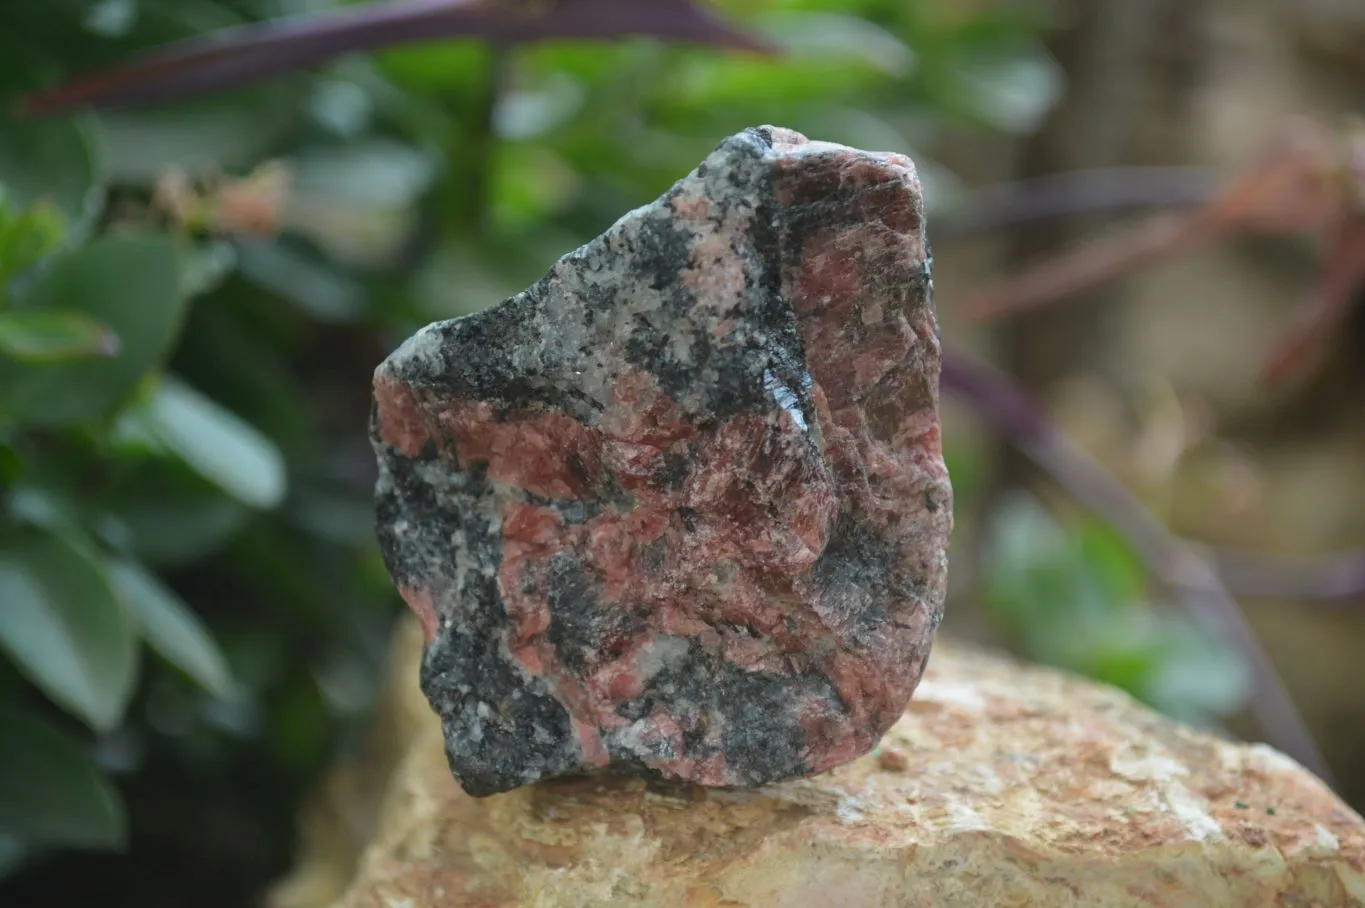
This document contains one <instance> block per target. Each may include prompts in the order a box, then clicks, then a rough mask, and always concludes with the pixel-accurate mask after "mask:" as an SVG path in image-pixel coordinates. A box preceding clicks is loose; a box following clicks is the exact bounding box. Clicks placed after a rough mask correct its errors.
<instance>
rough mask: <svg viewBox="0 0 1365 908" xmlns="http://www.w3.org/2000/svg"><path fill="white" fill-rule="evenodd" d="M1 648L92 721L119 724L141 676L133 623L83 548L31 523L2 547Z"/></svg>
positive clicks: (101, 724) (35, 679)
mask: <svg viewBox="0 0 1365 908" xmlns="http://www.w3.org/2000/svg"><path fill="white" fill-rule="evenodd" d="M0 603H3V604H4V607H3V608H0V648H3V649H5V650H6V651H8V652H9V654H10V655H11V656H12V657H13V658H14V661H15V662H16V664H17V665H18V666H19V667H20V669H21V670H22V671H23V672H24V673H25V674H26V675H27V676H28V677H29V679H30V680H32V681H33V683H34V684H36V685H38V687H39V688H41V689H42V690H43V691H44V692H45V693H46V694H47V695H48V696H49V697H51V698H52V699H53V700H54V701H55V702H57V703H59V704H61V705H62V706H63V707H65V708H66V709H69V710H71V711H72V712H74V713H76V714H77V715H79V716H80V717H81V718H82V719H84V720H85V722H86V723H87V724H89V725H90V726H91V727H92V728H96V729H99V730H102V731H103V730H108V729H110V728H113V727H114V726H115V725H117V724H118V722H119V720H120V719H121V718H122V717H123V711H124V709H125V707H126V706H127V703H128V698H129V696H131V694H132V691H133V682H134V680H135V678H136V675H137V648H136V643H135V640H134V637H133V630H132V625H131V624H130V623H129V621H128V618H127V615H125V614H124V611H123V606H122V604H121V603H120V602H119V600H118V598H117V597H116V596H115V594H114V591H113V589H112V588H111V587H110V585H109V580H108V578H107V577H106V576H105V574H104V572H103V570H101V567H100V564H99V563H98V562H97V561H96V560H95V559H94V558H93V557H91V555H90V554H88V553H87V552H86V551H85V550H84V548H83V547H81V546H78V545H75V544H73V543H72V542H70V541H68V540H66V539H64V538H62V537H60V536H57V535H55V534H53V533H49V532H44V531H38V530H31V531H27V532H24V533H22V534H18V535H16V536H13V537H11V538H10V540H9V541H8V542H7V543H6V544H5V546H4V548H3V549H0Z"/></svg>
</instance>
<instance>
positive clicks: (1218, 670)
mask: <svg viewBox="0 0 1365 908" xmlns="http://www.w3.org/2000/svg"><path fill="white" fill-rule="evenodd" d="M1165 631H1166V633H1165V635H1164V638H1165V639H1164V640H1163V643H1164V651H1163V653H1162V658H1161V659H1160V660H1159V661H1158V662H1157V663H1156V666H1155V670H1154V671H1153V672H1152V674H1151V675H1150V677H1148V678H1147V679H1145V683H1144V686H1143V689H1142V694H1141V695H1142V697H1143V699H1145V700H1147V701H1148V702H1150V703H1152V704H1154V705H1155V706H1157V708H1159V709H1161V710H1162V711H1163V712H1165V713H1167V714H1169V715H1173V716H1175V717H1176V718H1178V719H1182V720H1184V721H1186V722H1190V723H1193V724H1207V721H1206V720H1207V718H1208V717H1209V716H1211V715H1212V716H1226V715H1230V714H1231V713H1234V712H1236V711H1237V710H1238V709H1240V708H1241V707H1242V706H1243V705H1244V704H1245V703H1246V702H1247V699H1248V698H1249V697H1250V695H1251V686H1252V677H1251V670H1250V668H1249V666H1248V665H1247V663H1246V660H1245V659H1244V658H1243V657H1242V654H1241V653H1240V652H1238V651H1237V650H1235V649H1233V648H1232V647H1230V646H1228V645H1227V644H1225V643H1223V642H1222V641H1221V640H1217V639H1215V638H1214V637H1211V636H1210V635H1209V634H1208V633H1206V632H1204V631H1203V630H1202V629H1201V628H1199V627H1198V626H1197V625H1195V624H1194V623H1193V622H1191V621H1189V620H1185V619H1182V618H1177V617H1175V616H1171V617H1170V618H1169V620H1168V621H1167V623H1166V628H1165Z"/></svg>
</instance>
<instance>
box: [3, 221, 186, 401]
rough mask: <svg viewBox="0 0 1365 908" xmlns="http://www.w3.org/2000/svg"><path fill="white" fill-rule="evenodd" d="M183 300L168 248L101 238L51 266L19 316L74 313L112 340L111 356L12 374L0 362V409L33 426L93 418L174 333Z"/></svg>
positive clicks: (133, 238)
mask: <svg viewBox="0 0 1365 908" xmlns="http://www.w3.org/2000/svg"><path fill="white" fill-rule="evenodd" d="M184 302H185V297H184V294H183V293H182V292H181V279H180V261H179V256H178V255H177V251H176V246H175V244H174V242H173V241H172V240H171V239H170V238H168V237H163V236H154V235H146V234H119V235H110V236H104V237H101V238H99V239H97V240H95V241H93V242H92V243H90V244H89V245H87V246H85V247H83V248H81V249H78V250H76V251H74V252H72V253H70V254H68V255H66V256H64V257H63V258H61V259H59V260H57V261H56V262H54V263H53V265H52V267H51V268H50V269H49V270H48V271H47V272H46V273H45V274H43V276H42V278H41V279H40V280H39V281H38V282H37V283H36V284H34V286H33V287H32V289H31V291H30V292H29V294H28V295H27V297H26V298H25V299H24V300H23V301H22V307H23V309H22V310H19V309H16V310H15V311H27V310H34V311H39V310H54V309H57V310H76V311H80V312H83V313H85V314H86V315H88V316H89V317H91V318H93V319H96V320H97V321H100V322H102V323H103V324H105V325H107V326H108V327H109V328H110V329H111V330H113V331H114V333H115V334H116V335H117V336H118V338H119V340H120V342H121V349H120V350H119V353H118V355H117V356H112V357H108V358H101V359H98V360H85V361H81V362H75V363H64V364H62V365H54V366H48V367H46V368H43V369H31V368H20V367H18V366H15V365H14V364H5V363H3V362H0V411H3V412H4V413H5V414H6V415H8V416H10V417H14V418H20V419H23V420H24V421H26V422H30V423H36V424H40V425H47V426H52V425H68V424H72V423H79V422H83V421H86V420H92V419H96V418H98V417H100V416H103V415H105V414H106V413H108V412H109V411H111V410H113V409H114V408H115V407H117V406H118V405H119V404H120V403H122V402H123V401H124V400H125V399H126V398H127V397H128V395H129V394H130V393H131V392H132V390H133V389H134V387H136V385H137V384H138V382H139V381H140V380H141V379H142V377H143V375H144V374H145V373H146V372H147V371H148V370H150V369H152V368H153V367H155V366H156V365H157V363H158V362H159V361H160V359H161V357H162V356H163V355H164V354H165V352H166V350H167V349H168V348H169V346H170V344H171V342H172V341H173V340H174V338H175V336H176V334H177V333H178V332H179V330H180V325H181V319H182V314H183V311H184Z"/></svg>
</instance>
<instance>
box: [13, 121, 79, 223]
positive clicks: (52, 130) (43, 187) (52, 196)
mask: <svg viewBox="0 0 1365 908" xmlns="http://www.w3.org/2000/svg"><path fill="white" fill-rule="evenodd" d="M0 136H4V141H0V185H3V186H4V187H5V189H6V192H7V194H8V196H9V201H10V203H11V204H12V205H14V206H15V207H16V208H28V207H30V206H32V205H35V204H37V203H39V202H42V201H44V200H50V201H51V202H52V203H53V204H55V205H56V206H57V208H58V209H59V210H60V211H61V212H62V214H63V216H64V217H65V219H66V221H67V222H68V223H71V224H76V223H80V222H82V221H85V220H86V219H87V218H92V217H94V216H95V215H96V214H97V213H98V211H99V208H100V207H101V206H102V204H103V201H104V188H103V187H104V169H103V166H102V164H101V163H100V156H99V153H98V152H97V151H96V150H95V139H94V131H93V129H92V128H91V124H90V122H89V121H88V120H86V119H83V118H77V119H65V120H45V121H32V120H14V119H11V118H9V117H6V116H4V114H2V113H0Z"/></svg>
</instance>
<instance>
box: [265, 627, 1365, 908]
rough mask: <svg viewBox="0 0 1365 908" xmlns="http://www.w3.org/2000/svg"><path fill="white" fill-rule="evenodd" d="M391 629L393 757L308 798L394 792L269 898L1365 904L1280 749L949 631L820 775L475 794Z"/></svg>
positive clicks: (521, 905) (668, 907) (918, 905)
mask: <svg viewBox="0 0 1365 908" xmlns="http://www.w3.org/2000/svg"><path fill="white" fill-rule="evenodd" d="M403 638H404V642H403V644H402V652H403V653H404V657H403V658H402V659H401V660H400V661H398V662H396V663H395V666H394V676H395V678H396V679H397V680H396V682H395V683H394V684H393V685H392V686H391V689H392V691H393V700H392V701H390V702H388V703H386V704H385V705H384V707H383V709H382V713H381V723H383V726H384V727H385V728H386V729H390V730H392V729H397V731H398V732H399V733H400V734H402V735H405V736H406V737H404V738H401V739H399V740H398V741H397V745H396V746H397V748H398V749H399V750H400V751H401V752H402V753H403V754H405V756H402V757H400V758H399V760H398V762H397V763H396V764H395V763H394V762H393V761H391V760H390V759H389V758H388V757H387V756H382V757H380V758H378V759H373V760H367V761H366V762H365V763H363V764H361V765H360V766H358V767H348V768H347V769H346V777H347V778H348V779H355V778H360V779H369V780H370V781H368V782H366V783H365V784H363V785H357V784H350V785H348V786H347V787H345V788H344V789H338V788H337V787H336V786H335V785H333V784H332V783H331V782H329V783H328V790H327V794H326V797H325V798H323V799H321V803H318V802H315V804H314V805H313V807H312V808H310V811H309V813H310V816H314V817H319V816H323V815H332V814H335V813H338V812H354V811H355V810H356V809H357V806H358V804H357V799H356V798H355V797H354V793H355V792H356V791H364V792H378V791H384V792H385V794H384V795H383V796H382V799H381V802H380V803H381V806H379V808H378V809H377V810H376V811H375V813H376V814H377V816H378V820H377V825H376V826H375V827H374V828H372V829H370V830H368V831H367V835H368V838H366V837H365V836H359V838H358V839H357V840H356V841H354V842H346V843H341V842H339V839H340V836H339V835H338V824H336V823H331V824H324V823H321V822H316V823H310V824H309V825H308V826H307V830H308V832H307V833H306V837H305V842H304V846H305V847H304V854H305V855H306V857H305V861H304V863H303V864H302V865H301V866H300V867H299V869H298V870H297V871H296V872H295V874H294V875H293V876H291V877H290V878H289V879H288V880H287V881H285V882H284V883H283V884H282V885H281V886H280V887H278V888H277V889H276V891H275V892H274V893H273V895H272V898H271V899H270V901H269V903H268V904H269V908H329V906H330V908H399V906H408V908H434V906H443V908H446V906H448V908H476V906H477V908H514V906H515V908H589V906H593V908H596V906H605V905H610V906H613V908H646V906H649V908H656V906H657V908H720V906H725V908H810V906H816V908H821V906H829V908H902V906H903V908H958V906H961V908H982V906H997V905H1002V906H1010V908H1032V906H1039V908H1120V906H1122V908H1134V906H1144V908H1258V906H1278V908H1294V906H1298V908H1348V906H1361V905H1365V821H1362V820H1361V818H1360V817H1359V816H1357V815H1356V814H1355V813H1353V812H1352V811H1351V810H1350V809H1349V808H1348V807H1346V806H1345V805H1344V804H1342V803H1341V801H1339V800H1337V799H1336V798H1335V797H1334V796H1333V795H1332V794H1331V793H1330V792H1329V791H1328V790H1327V789H1326V788H1325V787H1324V786H1323V785H1322V784H1321V783H1320V782H1318V780H1317V779H1315V778H1314V777H1313V776H1311V775H1310V774H1309V773H1308V772H1307V771H1305V770H1304V769H1302V768H1300V767H1299V766H1298V765H1297V764H1295V763H1293V762H1292V761H1291V760H1289V759H1288V758H1287V757H1284V756H1282V755H1280V754H1279V753H1278V752H1276V751H1273V750H1270V749H1268V748H1266V747H1262V746H1246V745H1239V744H1232V743H1227V742H1224V741H1222V740H1219V739H1216V738H1213V737H1210V736H1207V735H1204V734H1200V733H1197V732H1194V731H1190V730H1188V729H1186V728H1185V727H1183V726H1180V725H1177V724H1175V723H1173V722H1171V721H1169V720H1167V719H1164V718H1162V717H1160V716H1157V715H1155V714H1153V713H1152V712H1150V711H1148V710H1147V709H1145V708H1143V707H1141V706H1140V705H1138V704H1136V703H1135V702H1134V701H1132V700H1131V699H1130V698H1129V697H1127V696H1125V695H1124V694H1122V693H1119V692H1117V691H1114V690H1112V689H1109V688H1105V687H1100V686H1097V685H1095V684H1093V683H1091V682H1088V681H1085V680H1082V679H1079V678H1075V677H1073V676H1070V675H1065V674H1061V673H1057V672H1053V671H1049V670H1043V669H1038V668H1032V667H1027V666H1022V665H1019V664H1016V663H1014V662H1011V661H1008V660H1005V659H1002V658H999V657H996V656H992V655H989V654H985V653H982V652H978V651H973V650H969V649H966V648H964V647H962V646H961V645H959V644H955V643H954V642H953V641H951V640H940V641H939V642H938V643H937V644H936V646H935V650H934V658H933V660H932V661H931V662H930V664H929V668H928V671H927V672H926V674H925V677H924V680H923V681H922V682H921V685H920V689H919V691H918V692H917V694H916V696H915V699H914V700H913V701H912V702H911V703H910V705H909V707H908V709H907V711H906V712H905V714H904V716H903V717H902V718H901V720H900V721H899V722H898V723H897V724H896V725H895V726H894V727H893V728H892V729H891V731H890V732H889V733H888V734H887V735H886V737H885V738H884V739H883V741H882V743H881V745H880V747H879V748H878V749H877V750H876V751H874V752H872V753H869V754H867V755H865V756H863V757H861V758H860V759H858V760H856V761H854V762H853V763H850V764H848V765H845V766H843V767H840V768H839V769H837V770H835V771H833V772H831V773H828V774H825V775H822V776H819V777H816V778H813V779H804V780H798V781H792V782H786V783H782V784H779V785H773V786H769V787H767V788H763V789H760V790H754V791H727V790H718V789H704V788H700V787H684V786H672V785H664V784H661V783H657V782H648V781H644V780H637V779H626V778H618V777H604V778H598V779H579V780H572V781H571V780H559V781H553V782H544V783H540V784H537V785H533V786H529V787H526V788H523V789H520V790H518V791H514V792H510V793H507V794H502V795H497V796H495V797H491V798H482V799H480V798H471V797H469V796H468V795H466V794H465V793H464V792H463V791H461V790H460V788H459V786H458V785H456V783H455V782H454V780H453V779H452V778H451V775H450V772H449V770H448V768H447V766H446V762H445V756H444V754H443V747H442V734H441V729H440V723H439V722H438V721H437V719H436V718H435V717H434V716H433V715H431V713H430V710H429V709H427V707H426V703H425V700H424V698H423V696H422V694H421V692H420V691H419V689H418V687H417V684H416V683H415V681H414V677H413V676H414V670H415V668H416V664H417V661H418V658H419V654H420V649H421V634H420V632H419V631H418V630H417V628H416V625H415V622H414V623H413V624H411V625H409V626H407V627H405V628H404V631H403ZM422 714H425V715H422ZM394 716H399V717H404V718H403V719H402V720H401V721H399V722H395V721H394V720H393V718H392V717H394ZM406 717H412V718H406ZM418 719H421V721H420V722H419V721H417V720H418ZM389 740H391V741H392V740H393V738H392V735H390V737H389ZM395 765H396V767H397V768H396V769H394V768H393V767H394V766H395ZM376 776H377V777H378V779H379V780H378V781H375V777H376ZM334 802H336V806H335V807H330V808H329V807H327V806H326V805H328V804H333V803H334ZM343 803H344V806H342V805H343ZM357 854H360V855H361V856H360V858H359V859H358V860H357V859H356V855H357Z"/></svg>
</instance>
